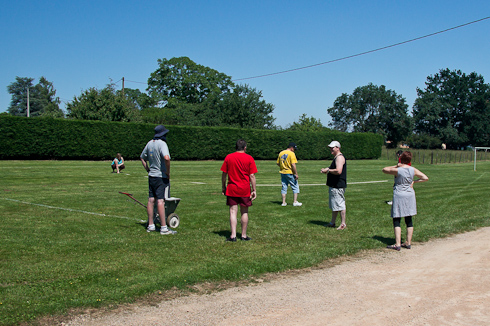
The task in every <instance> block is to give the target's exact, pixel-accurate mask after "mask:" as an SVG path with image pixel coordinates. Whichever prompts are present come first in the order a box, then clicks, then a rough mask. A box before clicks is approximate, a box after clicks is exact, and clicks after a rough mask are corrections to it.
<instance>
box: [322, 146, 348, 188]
mask: <svg viewBox="0 0 490 326" xmlns="http://www.w3.org/2000/svg"><path fill="white" fill-rule="evenodd" d="M340 155H342V156H344V154H340ZM340 155H339V156H340ZM344 158H345V156H344ZM336 168H337V165H336V164H335V159H334V160H333V161H332V164H330V167H329V169H330V170H334V169H336ZM327 186H329V187H332V188H347V160H345V161H344V167H343V168H342V173H341V174H340V175H335V174H330V173H329V174H328V175H327Z"/></svg>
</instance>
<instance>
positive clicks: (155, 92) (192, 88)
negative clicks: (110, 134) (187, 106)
mask: <svg viewBox="0 0 490 326" xmlns="http://www.w3.org/2000/svg"><path fill="white" fill-rule="evenodd" d="M158 64H159V67H158V69H157V70H156V71H154V72H153V73H152V74H151V75H150V78H148V88H147V91H148V92H149V93H150V95H151V97H153V98H158V99H159V100H164V101H168V100H169V99H170V98H175V99H177V100H179V101H182V102H185V103H202V102H203V101H204V100H206V99H207V97H208V96H209V95H210V94H217V95H219V94H223V93H227V92H229V91H231V88H232V87H233V86H234V85H233V82H232V81H231V77H230V76H227V75H225V74H223V73H220V72H218V71H216V70H214V69H211V68H209V67H205V66H202V65H199V64H196V63H195V62H194V61H192V60H191V59H189V58H187V57H180V58H172V59H170V60H167V59H165V58H164V59H158Z"/></svg>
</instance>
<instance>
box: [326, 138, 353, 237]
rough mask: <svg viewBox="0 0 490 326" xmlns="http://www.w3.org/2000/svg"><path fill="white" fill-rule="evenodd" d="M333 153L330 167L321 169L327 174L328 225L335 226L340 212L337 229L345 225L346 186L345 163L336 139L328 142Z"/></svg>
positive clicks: (343, 227)
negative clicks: (330, 213) (329, 216)
mask: <svg viewBox="0 0 490 326" xmlns="http://www.w3.org/2000/svg"><path fill="white" fill-rule="evenodd" d="M328 147H329V148H330V153H331V154H332V155H333V161H332V164H330V167H328V168H323V169H321V172H322V173H326V174H327V186H328V206H329V207H330V209H331V210H332V220H331V221H330V223H328V227H332V228H333V227H335V220H336V219H337V215H338V213H339V212H340V218H341V224H340V226H339V227H338V228H337V230H343V229H345V228H346V227H347V225H346V224H345V188H346V187H347V165H346V162H345V157H344V155H343V154H342V153H341V152H340V143H339V142H338V141H336V140H334V141H332V142H331V143H330V144H328Z"/></svg>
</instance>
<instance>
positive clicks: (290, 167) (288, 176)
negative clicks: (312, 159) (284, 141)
mask: <svg viewBox="0 0 490 326" xmlns="http://www.w3.org/2000/svg"><path fill="white" fill-rule="evenodd" d="M296 149H297V146H296V144H295V143H292V142H291V143H289V145H288V148H287V149H285V150H283V151H282V152H280V153H279V156H278V157H277V165H279V173H281V183H282V189H281V195H282V206H287V203H286V194H287V192H288V185H289V186H291V189H292V190H293V206H301V205H303V204H302V203H300V202H298V194H299V184H298V170H297V169H296V163H298V160H297V159H296V154H294V152H295V151H296Z"/></svg>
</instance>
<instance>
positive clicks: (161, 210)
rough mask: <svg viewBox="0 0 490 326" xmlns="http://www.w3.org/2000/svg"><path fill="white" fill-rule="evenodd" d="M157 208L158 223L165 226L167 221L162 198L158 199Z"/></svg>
mask: <svg viewBox="0 0 490 326" xmlns="http://www.w3.org/2000/svg"><path fill="white" fill-rule="evenodd" d="M157 210H158V215H160V225H161V226H162V227H164V226H167V221H165V201H164V200H163V199H158V201H157Z"/></svg>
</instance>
